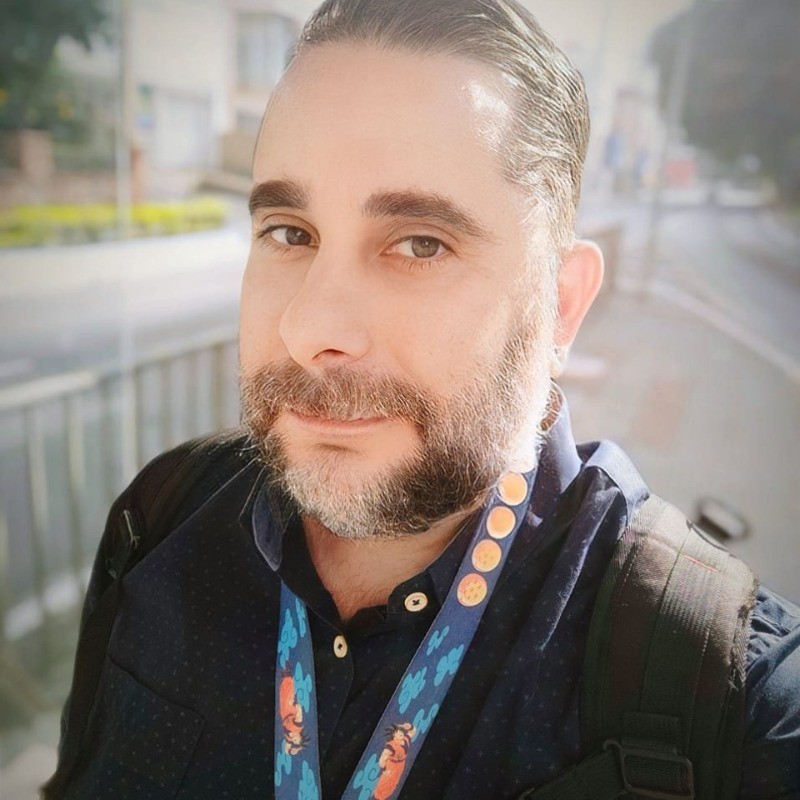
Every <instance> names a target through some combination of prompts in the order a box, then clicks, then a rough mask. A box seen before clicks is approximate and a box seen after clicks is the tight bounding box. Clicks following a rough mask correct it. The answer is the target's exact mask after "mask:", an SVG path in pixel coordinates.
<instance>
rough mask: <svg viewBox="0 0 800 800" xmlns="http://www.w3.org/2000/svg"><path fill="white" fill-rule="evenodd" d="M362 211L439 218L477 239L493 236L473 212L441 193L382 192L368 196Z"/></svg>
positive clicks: (418, 217) (445, 223)
mask: <svg viewBox="0 0 800 800" xmlns="http://www.w3.org/2000/svg"><path fill="white" fill-rule="evenodd" d="M362 211H363V213H364V214H365V215H366V216H368V217H412V218H414V219H429V220H435V221H437V222H441V223H442V224H443V225H446V226H448V227H450V228H453V229H455V230H458V231H461V233H464V234H466V235H467V236H471V237H473V238H475V239H484V240H486V241H491V239H492V236H491V235H490V234H489V232H488V231H487V230H486V229H485V228H484V227H483V226H482V225H481V224H480V223H479V222H478V221H477V220H476V219H475V218H474V217H473V216H472V215H471V214H470V213H468V212H467V211H465V210H464V209H463V208H460V207H459V206H458V205H457V204H456V203H455V202H453V201H452V200H450V199H449V198H448V197H445V196H444V195H440V194H435V193H430V192H416V191H396V192H378V193H376V194H373V195H371V196H370V197H369V198H368V199H367V201H366V202H365V203H364V205H363V206H362Z"/></svg>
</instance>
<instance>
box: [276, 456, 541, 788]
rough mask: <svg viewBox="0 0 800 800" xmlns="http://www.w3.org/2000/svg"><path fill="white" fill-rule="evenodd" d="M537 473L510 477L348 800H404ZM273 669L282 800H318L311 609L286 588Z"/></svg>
mask: <svg viewBox="0 0 800 800" xmlns="http://www.w3.org/2000/svg"><path fill="white" fill-rule="evenodd" d="M533 475H534V471H531V472H527V473H525V474H520V473H515V472H509V473H507V474H505V475H504V476H503V477H502V478H501V479H500V481H499V482H498V484H497V486H496V487H495V489H494V490H493V491H492V494H491V497H490V499H489V502H488V503H487V505H486V508H485V510H484V512H483V515H482V516H481V520H480V522H479V523H478V526H477V528H476V530H475V533H474V535H473V537H472V541H471V543H470V546H469V548H468V549H467V552H466V555H465V556H464V559H463V561H462V562H461V566H460V567H459V569H458V572H457V573H456V577H455V580H454V581H453V584H452V586H451V587H450V591H449V592H448V594H447V598H446V599H445V602H444V604H443V605H442V608H441V609H440V610H439V613H438V614H437V615H436V619H435V620H434V621H433V624H432V625H431V627H430V629H429V630H428V633H427V634H426V635H425V638H424V639H423V640H422V644H421V645H420V646H419V649H418V650H417V652H416V653H415V654H414V657H413V658H412V659H411V663H410V664H409V666H408V668H407V669H406V671H405V674H404V675H403V678H402V679H401V681H400V683H399V684H398V686H397V688H396V689H395V692H394V694H393V695H392V699H391V700H390V701H389V704H388V705H387V706H386V709H385V710H384V712H383V715H382V716H381V718H380V721H379V722H378V724H377V726H376V728H375V731H374V732H373V734H372V738H371V739H370V740H369V744H368V745H367V747H366V749H365V750H364V753H363V755H362V756H361V760H360V761H359V762H358V766H357V767H356V769H355V772H354V773H353V777H352V778H351V779H350V782H349V783H348V784H347V788H346V789H345V792H344V795H343V796H342V800H390V798H396V797H397V795H398V794H399V793H400V789H401V787H402V786H403V783H404V782H405V779H406V777H407V775H408V773H409V771H410V769H411V765H412V764H413V763H414V759H415V758H416V756H417V755H418V754H419V752H420V750H421V749H422V745H423V743H424V741H425V737H426V736H427V734H428V731H429V730H430V728H431V725H432V723H433V720H434V718H435V717H436V713H437V712H438V711H439V708H440V707H441V704H442V702H443V700H444V698H445V695H446V694H447V691H448V689H449V688H450V685H451V684H452V682H453V678H454V677H455V674H456V672H457V671H458V668H459V666H460V665H461V662H462V661H463V657H464V654H465V653H466V651H467V649H468V648H469V645H470V642H471V641H472V638H473V636H474V635H475V631H476V629H477V627H478V623H479V622H480V621H481V617H482V616H483V612H484V611H485V610H486V606H487V605H488V603H489V598H490V597H491V594H492V591H493V590H494V587H495V586H496V585H497V580H498V577H499V575H500V571H501V570H502V568H503V565H504V564H505V561H506V557H507V556H508V552H509V550H510V549H511V545H512V543H513V541H514V538H515V536H516V534H517V531H518V530H519V528H520V525H521V524H522V521H523V519H524V517H525V511H526V510H527V507H528V503H529V502H530V497H531V488H532V485H533ZM279 625H280V631H279V640H278V655H277V659H276V671H275V761H274V766H275V798H276V800H320V793H321V790H320V786H321V781H320V766H319V744H318V740H317V703H316V685H315V681H314V651H313V647H312V642H311V631H310V628H309V624H308V613H307V611H306V607H305V604H304V603H303V602H302V601H301V600H300V599H299V598H298V597H296V596H295V595H294V594H293V593H292V591H291V590H290V589H289V588H288V587H287V586H286V584H283V583H282V584H281V608H280V617H279Z"/></svg>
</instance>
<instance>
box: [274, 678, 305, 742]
mask: <svg viewBox="0 0 800 800" xmlns="http://www.w3.org/2000/svg"><path fill="white" fill-rule="evenodd" d="M278 698H279V705H280V709H279V711H280V715H281V725H282V726H283V751H284V752H285V753H287V754H288V755H290V756H294V755H297V753H299V752H300V751H301V750H302V749H303V748H304V747H305V746H306V735H305V732H304V731H303V707H302V706H301V705H300V703H298V702H297V695H296V693H295V688H294V678H293V677H292V673H291V672H289V670H286V669H284V670H282V671H281V683H280V687H279V690H278Z"/></svg>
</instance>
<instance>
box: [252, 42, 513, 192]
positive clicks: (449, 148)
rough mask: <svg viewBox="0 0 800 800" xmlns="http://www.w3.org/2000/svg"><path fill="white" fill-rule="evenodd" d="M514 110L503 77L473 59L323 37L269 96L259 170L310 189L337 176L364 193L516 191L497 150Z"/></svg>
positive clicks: (258, 176)
mask: <svg viewBox="0 0 800 800" xmlns="http://www.w3.org/2000/svg"><path fill="white" fill-rule="evenodd" d="M510 117H511V108H510V103H509V101H508V99H507V97H506V93H505V91H504V88H503V85H502V81H501V78H500V77H499V76H498V75H497V74H495V73H494V72H493V71H492V70H490V69H489V68H488V67H485V66H483V65H481V64H478V63H477V62H472V61H469V60H466V59H462V58H455V57H451V56H444V55H424V56H420V55H417V54H412V53H407V52H403V51H395V50H385V49H380V48H378V47H375V46H364V45H362V46H353V45H342V44H337V45H324V46H319V47H315V48H313V49H311V50H310V51H307V52H304V53H303V54H302V55H301V56H300V57H299V58H298V59H297V60H296V61H295V63H294V64H293V65H292V67H291V68H290V70H289V71H288V73H287V74H286V76H285V77H284V79H283V80H282V82H281V85H280V86H279V88H278V89H277V90H276V92H275V95H274V96H273V99H272V101H271V103H270V107H269V110H268V113H267V116H266V119H265V122H264V125H263V127H262V131H261V134H260V136H259V142H258V146H257V148H256V154H255V160H254V178H255V180H256V181H261V180H268V179H275V178H290V179H293V180H297V181H299V182H302V183H303V184H305V185H307V186H310V187H311V188H312V195H313V193H314V192H313V189H314V187H316V188H318V189H319V190H323V189H324V188H326V185H327V187H328V188H332V184H335V185H336V188H337V189H338V191H339V192H340V193H341V194H348V193H352V194H353V195H356V194H360V195H362V196H364V195H366V194H369V193H370V192H372V191H374V190H375V188H376V187H377V184H380V188H382V189H399V188H424V189H426V190H431V191H438V192H440V193H443V194H459V195H463V196H467V197H468V196H470V195H480V194H482V193H483V194H486V192H490V193H491V194H492V196H496V195H497V194H498V193H509V194H513V188H512V187H511V185H510V184H508V182H507V181H506V180H505V179H504V177H503V173H502V165H501V161H500V159H499V157H498V155H497V151H498V150H500V149H501V147H502V142H503V141H505V136H506V132H507V129H508V127H509V124H510ZM312 199H313V198H312Z"/></svg>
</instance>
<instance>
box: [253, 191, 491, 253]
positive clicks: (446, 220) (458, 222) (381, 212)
mask: <svg viewBox="0 0 800 800" xmlns="http://www.w3.org/2000/svg"><path fill="white" fill-rule="evenodd" d="M308 206H309V196H308V192H307V191H306V190H305V188H304V187H303V186H302V185H300V184H299V183H296V182H294V181H289V180H269V181H263V182H262V183H259V184H256V186H254V187H253V190H252V192H251V193H250V202H249V207H250V215H251V216H252V215H253V214H254V213H255V212H256V211H258V210H259V209H262V208H294V209H297V210H299V211H304V210H306V209H307V208H308ZM361 211H362V213H363V214H364V215H365V216H367V217H378V218H381V217H383V218H387V217H388V218H412V219H428V220H434V221H436V222H440V223H442V224H443V225H446V226H448V227H450V228H453V229H454V230H457V231H460V232H461V233H463V234H465V235H467V236H471V237H473V238H475V239H483V240H485V241H492V239H493V237H492V236H491V234H490V233H489V232H488V231H487V230H486V229H485V228H484V227H483V226H482V225H481V224H480V223H479V222H478V221H477V220H476V219H475V218H474V217H473V216H472V215H471V214H470V213H469V212H467V211H465V210H464V209H463V208H460V207H459V206H458V204H457V203H455V202H454V201H453V200H451V199H450V198H448V197H445V196H444V195H440V194H436V193H434V192H419V191H413V190H404V191H385V192H376V193H375V194H373V195H370V197H368V198H367V200H366V201H365V202H364V204H363V206H362V207H361Z"/></svg>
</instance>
